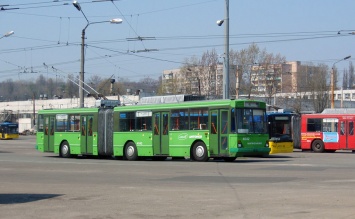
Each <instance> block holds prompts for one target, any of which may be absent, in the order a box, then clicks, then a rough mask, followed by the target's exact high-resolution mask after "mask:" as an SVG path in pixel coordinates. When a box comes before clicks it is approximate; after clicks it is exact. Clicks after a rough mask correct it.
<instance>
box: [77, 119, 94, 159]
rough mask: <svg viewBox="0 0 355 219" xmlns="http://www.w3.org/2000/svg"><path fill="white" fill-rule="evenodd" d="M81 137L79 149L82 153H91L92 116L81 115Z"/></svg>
mask: <svg viewBox="0 0 355 219" xmlns="http://www.w3.org/2000/svg"><path fill="white" fill-rule="evenodd" d="M80 125H81V138H80V149H81V153H83V154H92V151H93V148H92V146H93V145H92V142H93V140H92V127H93V116H81V118H80Z"/></svg>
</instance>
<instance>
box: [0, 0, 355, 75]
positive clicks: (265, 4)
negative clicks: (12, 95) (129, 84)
mask: <svg viewBox="0 0 355 219" xmlns="http://www.w3.org/2000/svg"><path fill="white" fill-rule="evenodd" d="M72 2H73V1H71V0H70V1H67V0H56V1H53V0H0V5H1V7H2V8H3V9H6V10H0V34H1V35H4V34H5V33H7V32H9V31H14V32H15V33H14V34H13V35H11V36H9V37H3V38H1V39H0V66H1V67H0V76H1V78H0V80H4V79H5V80H6V79H9V78H12V79H13V80H18V79H28V80H31V79H32V78H35V77H37V76H38V75H40V74H43V75H44V76H46V77H56V76H57V77H59V76H60V77H63V78H65V77H66V76H67V75H68V74H74V75H75V76H76V75H78V74H79V72H80V54H81V52H80V51H81V50H80V44H81V31H82V29H83V28H84V27H85V26H86V25H87V21H86V20H85V17H84V16H83V14H82V13H81V12H80V11H78V10H77V9H76V8H75V7H74V6H73V4H72ZM78 2H79V3H80V5H81V9H82V12H83V13H84V14H85V15H86V17H87V18H88V20H89V22H90V23H91V24H90V25H89V26H88V27H87V29H86V44H87V47H86V49H85V55H86V57H85V80H88V79H89V78H90V77H92V76H94V75H99V76H101V77H102V78H103V79H105V78H109V77H111V76H113V77H114V78H115V79H116V80H120V79H122V78H124V79H128V80H130V81H135V80H139V79H141V78H144V77H151V78H154V79H158V77H159V76H160V75H161V74H162V72H163V70H166V69H175V68H179V67H180V66H181V65H182V64H183V62H184V60H185V58H190V57H192V56H196V57H201V54H202V53H203V52H205V51H207V50H212V49H216V50H217V52H218V53H219V54H221V55H222V54H223V51H224V26H223V25H222V26H221V27H219V26H217V25H216V21H217V20H219V19H223V18H224V17H225V0H178V1H177V0H120V1H102V2H97V1H96V2H95V1H91V0H90V1H88V0H82V1H81V0H79V1H78ZM229 4H230V11H229V13H230V15H229V16H230V49H233V50H240V49H243V48H247V47H248V46H249V45H250V44H251V43H253V42H255V43H257V44H258V45H259V47H260V48H262V49H264V48H265V49H266V50H267V51H268V52H269V53H270V52H271V53H275V54H276V53H280V54H281V55H283V56H285V57H286V59H287V60H288V61H302V62H313V63H314V64H318V63H325V64H327V65H329V66H331V65H332V64H333V63H334V62H336V61H337V60H339V59H342V58H344V57H346V56H348V55H352V56H353V57H352V58H351V59H349V60H347V61H343V62H339V63H337V64H336V66H337V68H338V69H339V70H340V71H342V70H343V69H346V68H348V65H349V61H352V60H354V58H355V35H352V34H349V33H351V32H353V31H354V32H355V24H354V21H355V13H354V10H355V1H354V0H338V1H335V0H244V1H241V0H230V1H229ZM7 9H13V10H7ZM113 18H121V19H123V23H122V24H110V23H95V22H102V21H109V20H110V19H113ZM338 31H340V34H338ZM139 37H142V39H143V40H142V41H140V40H137V39H138V38H139ZM144 51H148V52H144ZM221 61H223V60H222V59H221Z"/></svg>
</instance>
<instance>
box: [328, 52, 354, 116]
mask: <svg viewBox="0 0 355 219" xmlns="http://www.w3.org/2000/svg"><path fill="white" fill-rule="evenodd" d="M349 58H351V56H347V57H345V58H342V59H340V60H338V61H336V62H334V63H333V65H332V71H331V72H330V86H331V94H330V95H331V97H330V99H331V105H330V108H331V109H334V87H335V81H334V68H335V64H336V63H338V62H340V61H343V60H347V59H349Z"/></svg>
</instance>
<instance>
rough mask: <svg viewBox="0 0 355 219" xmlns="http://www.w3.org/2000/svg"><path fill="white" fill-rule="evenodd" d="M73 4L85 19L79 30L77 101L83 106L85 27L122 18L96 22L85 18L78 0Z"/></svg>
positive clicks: (117, 22) (115, 21)
mask: <svg viewBox="0 0 355 219" xmlns="http://www.w3.org/2000/svg"><path fill="white" fill-rule="evenodd" d="M73 5H74V7H75V8H76V9H78V11H80V12H81V13H82V14H83V15H84V17H85V20H86V21H87V24H86V26H85V27H84V29H83V30H82V31H81V61H80V76H79V99H80V100H79V101H80V108H83V107H84V64H85V55H84V54H85V51H84V50H85V31H86V28H88V26H89V25H90V24H99V23H108V22H110V23H112V24H120V23H122V19H120V18H115V19H112V20H110V21H98V22H89V20H88V19H87V17H86V15H85V14H84V12H83V10H81V6H80V4H79V2H78V1H73Z"/></svg>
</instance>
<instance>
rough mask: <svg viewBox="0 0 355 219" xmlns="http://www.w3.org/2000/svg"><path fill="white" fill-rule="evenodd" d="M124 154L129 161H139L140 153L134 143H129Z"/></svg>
mask: <svg viewBox="0 0 355 219" xmlns="http://www.w3.org/2000/svg"><path fill="white" fill-rule="evenodd" d="M124 154H125V157H126V158H127V160H137V159H138V152H137V147H136V145H135V144H134V143H133V142H128V143H127V144H126V147H125V149H124Z"/></svg>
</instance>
